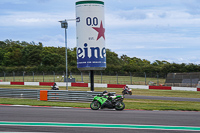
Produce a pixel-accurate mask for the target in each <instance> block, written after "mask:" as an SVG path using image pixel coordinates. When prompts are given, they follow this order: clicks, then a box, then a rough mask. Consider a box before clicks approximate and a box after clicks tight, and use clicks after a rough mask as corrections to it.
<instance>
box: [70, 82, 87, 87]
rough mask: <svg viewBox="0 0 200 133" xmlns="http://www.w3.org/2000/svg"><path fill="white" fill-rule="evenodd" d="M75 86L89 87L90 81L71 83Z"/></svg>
mask: <svg viewBox="0 0 200 133" xmlns="http://www.w3.org/2000/svg"><path fill="white" fill-rule="evenodd" d="M71 86H74V87H88V83H71Z"/></svg>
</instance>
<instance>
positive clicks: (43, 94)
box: [40, 90, 48, 101]
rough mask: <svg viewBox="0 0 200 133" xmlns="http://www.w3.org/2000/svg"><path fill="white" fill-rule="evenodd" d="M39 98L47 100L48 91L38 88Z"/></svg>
mask: <svg viewBox="0 0 200 133" xmlns="http://www.w3.org/2000/svg"><path fill="white" fill-rule="evenodd" d="M40 100H41V101H47V100H48V91H46V90H40Z"/></svg>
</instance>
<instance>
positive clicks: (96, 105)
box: [90, 101, 101, 110]
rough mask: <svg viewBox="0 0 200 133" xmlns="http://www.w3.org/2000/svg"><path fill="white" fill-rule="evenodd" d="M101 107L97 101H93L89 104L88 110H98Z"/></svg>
mask: <svg viewBox="0 0 200 133" xmlns="http://www.w3.org/2000/svg"><path fill="white" fill-rule="evenodd" d="M100 107H101V105H100V103H99V102H98V101H93V102H92V103H91V104H90V108H91V109H92V110H98V109H99V108H100Z"/></svg>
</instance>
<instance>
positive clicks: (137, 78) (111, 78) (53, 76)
mask: <svg viewBox="0 0 200 133" xmlns="http://www.w3.org/2000/svg"><path fill="white" fill-rule="evenodd" d="M162 75H163V74H162ZM65 77H66V76H65V73H64V72H63V73H56V72H54V71H53V72H48V73H46V72H40V73H36V72H24V71H23V72H12V73H6V72H1V73H0V82H65V81H66V80H65ZM68 81H71V82H82V83H90V72H89V71H84V72H79V73H73V72H69V73H68ZM94 82H95V83H100V84H130V85H132V84H134V85H148V84H151V85H161V84H162V85H163V84H164V83H165V78H163V76H161V74H159V73H126V74H125V73H118V72H116V73H114V74H113V73H112V74H104V73H103V72H96V73H95V74H94Z"/></svg>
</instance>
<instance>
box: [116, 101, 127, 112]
mask: <svg viewBox="0 0 200 133" xmlns="http://www.w3.org/2000/svg"><path fill="white" fill-rule="evenodd" d="M124 108H125V104H124V102H117V103H116V105H115V109H116V110H123V109H124Z"/></svg>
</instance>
